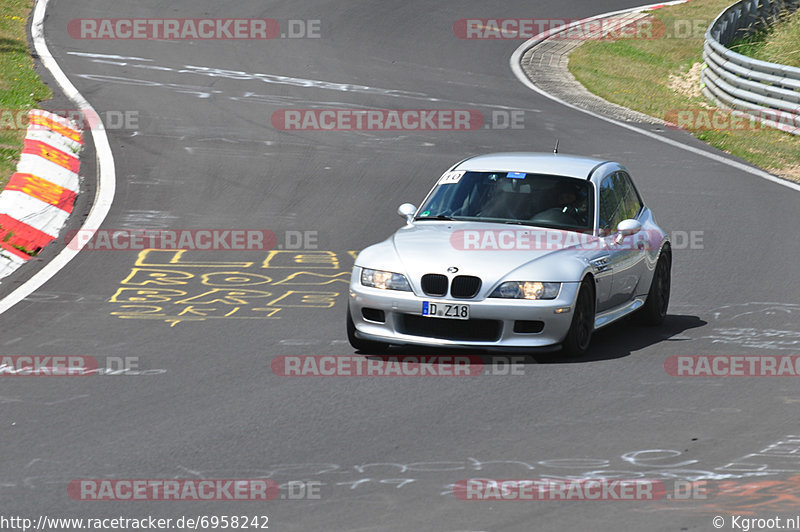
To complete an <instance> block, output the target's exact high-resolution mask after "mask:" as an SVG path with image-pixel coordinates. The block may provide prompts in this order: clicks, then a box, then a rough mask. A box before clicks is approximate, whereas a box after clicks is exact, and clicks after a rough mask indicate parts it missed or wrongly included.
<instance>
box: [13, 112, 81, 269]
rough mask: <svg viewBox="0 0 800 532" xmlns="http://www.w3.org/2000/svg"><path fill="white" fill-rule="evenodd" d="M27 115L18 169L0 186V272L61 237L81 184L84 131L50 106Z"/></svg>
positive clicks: (26, 259)
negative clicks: (5, 183) (46, 109)
mask: <svg viewBox="0 0 800 532" xmlns="http://www.w3.org/2000/svg"><path fill="white" fill-rule="evenodd" d="M28 119H29V124H28V131H27V134H26V136H25V145H24V147H23V149H22V155H21V156H20V160H19V164H17V171H16V173H14V175H13V176H11V180H10V181H9V182H8V185H6V188H5V189H4V190H3V191H2V192H0V278H3V277H6V276H8V275H9V274H11V273H12V272H13V271H14V270H16V269H17V268H19V267H20V266H22V265H23V264H25V263H26V262H27V261H28V260H29V259H30V258H31V255H30V254H29V253H34V254H35V253H37V252H38V251H40V250H41V249H42V248H43V247H45V246H46V245H47V244H49V243H50V242H52V241H53V240H55V239H56V238H58V233H59V231H60V230H61V229H62V228H63V227H64V225H65V224H66V222H67V218H68V217H69V215H70V214H71V213H72V207H73V204H74V202H75V197H76V196H77V194H78V190H79V187H80V177H79V175H78V172H79V171H80V159H79V158H78V155H79V153H80V151H81V149H83V134H82V132H81V131H80V130H79V129H78V128H77V127H76V125H75V124H74V123H73V122H71V121H70V120H67V119H65V118H63V117H60V116H58V115H55V114H53V113H49V112H47V111H41V110H38V109H34V110H33V111H30V113H28ZM23 250H24V251H23ZM26 251H27V252H29V253H26Z"/></svg>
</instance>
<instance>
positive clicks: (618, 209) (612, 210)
mask: <svg viewBox="0 0 800 532" xmlns="http://www.w3.org/2000/svg"><path fill="white" fill-rule="evenodd" d="M615 176H616V174H614V175H610V176H608V177H606V178H605V179H603V182H602V183H601V184H600V198H599V203H600V207H599V209H600V210H599V215H600V233H601V234H604V235H609V234H611V233H613V232H614V231H615V230H616V228H617V224H619V223H620V222H621V221H622V220H623V218H622V217H621V216H622V208H623V203H622V201H621V199H622V198H621V197H620V195H619V191H618V190H617V181H616V180H615V179H614V177H615Z"/></svg>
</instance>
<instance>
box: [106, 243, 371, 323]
mask: <svg viewBox="0 0 800 532" xmlns="http://www.w3.org/2000/svg"><path fill="white" fill-rule="evenodd" d="M357 254H358V252H357V251H348V252H344V253H336V252H333V251H289V250H271V251H268V252H267V254H266V256H263V255H262V256H261V257H257V258H256V259H255V260H250V261H241V262H231V261H213V260H208V257H209V254H208V253H205V254H202V255H201V254H200V253H199V252H193V251H190V250H177V251H176V250H163V249H145V250H143V251H141V252H140V253H139V255H138V257H137V258H136V261H135V263H134V265H133V268H131V270H130V272H129V273H128V275H127V276H126V277H125V278H124V279H123V280H122V281H121V282H120V286H119V287H118V288H117V291H116V292H115V293H114V295H113V296H111V298H110V299H109V303H112V304H114V305H116V310H114V311H112V312H111V314H112V315H113V316H117V317H119V318H122V319H150V320H160V321H163V322H165V323H168V324H169V325H170V327H174V326H175V325H178V324H179V323H183V322H199V321H206V320H210V319H249V320H268V319H280V318H281V311H282V310H283V309H286V308H296V309H329V308H332V307H333V306H334V305H336V302H337V300H338V299H339V298H340V296H341V295H343V294H344V293H346V287H347V285H348V284H349V282H350V272H351V270H352V267H353V263H354V262H355V257H356V255H357Z"/></svg>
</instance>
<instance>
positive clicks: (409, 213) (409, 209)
mask: <svg viewBox="0 0 800 532" xmlns="http://www.w3.org/2000/svg"><path fill="white" fill-rule="evenodd" d="M416 213H417V207H416V205H414V204H412V203H403V204H402V205H400V207H398V208H397V214H398V215H400V216H402V217H403V218H405V219H406V223H409V224H410V223H411V222H412V221H414V215H415V214H416Z"/></svg>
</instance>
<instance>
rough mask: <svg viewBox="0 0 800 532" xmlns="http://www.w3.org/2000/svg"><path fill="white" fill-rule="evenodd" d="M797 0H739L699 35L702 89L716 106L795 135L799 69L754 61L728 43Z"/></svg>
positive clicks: (799, 122) (799, 118)
mask: <svg viewBox="0 0 800 532" xmlns="http://www.w3.org/2000/svg"><path fill="white" fill-rule="evenodd" d="M798 8H800V0H741V1H740V2H737V3H735V4H733V5H732V6H730V7H729V8H728V9H726V10H725V11H723V12H722V14H720V16H718V17H717V18H716V19H715V20H714V22H713V23H712V24H711V26H710V27H709V28H708V31H707V32H706V35H705V46H704V47H703V60H704V61H705V63H706V67H705V68H704V69H703V73H702V78H701V79H702V82H703V92H704V94H705V95H706V97H708V98H709V99H711V100H712V101H714V102H715V103H716V104H717V105H719V106H721V107H728V108H732V109H738V110H740V111H743V112H745V113H747V114H750V115H752V116H754V118H756V119H757V120H760V121H761V122H763V123H764V124H766V125H768V126H771V127H774V128H778V129H781V130H783V131H787V132H789V133H793V134H795V135H800V68H795V67H790V66H787V65H779V64H776V63H768V62H766V61H759V60H757V59H753V58H750V57H747V56H744V55H742V54H739V53H736V52H734V51H732V50H730V49H729V48H728V46H729V45H730V44H731V43H732V42H733V41H734V40H736V39H740V38H742V37H745V36H747V35H749V34H751V33H753V32H754V31H757V30H759V29H761V28H763V27H765V25H769V24H771V23H772V22H774V21H775V20H776V19H777V17H778V15H779V14H780V13H781V12H785V11H793V10H795V9H798Z"/></svg>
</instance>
